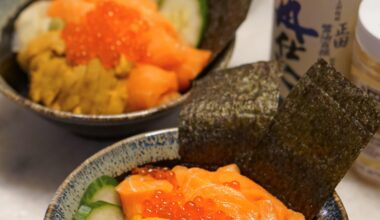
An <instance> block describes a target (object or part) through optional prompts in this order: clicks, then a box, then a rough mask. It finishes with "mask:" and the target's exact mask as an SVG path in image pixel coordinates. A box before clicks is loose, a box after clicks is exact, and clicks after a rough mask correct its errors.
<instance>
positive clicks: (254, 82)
mask: <svg viewBox="0 0 380 220" xmlns="http://www.w3.org/2000/svg"><path fill="white" fill-rule="evenodd" d="M279 74H280V66H279V64H278V63H275V62H272V63H266V62H260V63H256V64H249V65H244V66H241V67H237V68H233V69H226V70H221V71H216V72H212V73H210V74H209V75H208V76H206V77H205V78H204V79H203V80H200V81H198V82H197V83H196V84H195V86H194V88H193V90H192V94H191V96H190V98H189V100H188V101H187V103H186V104H185V105H184V108H183V109H182V111H181V114H180V126H179V129H180V131H179V135H180V137H179V141H180V145H181V148H180V151H181V152H180V153H181V156H182V160H183V161H184V162H192V163H197V164H202V165H222V164H227V163H233V162H237V161H238V160H239V157H241V156H242V155H244V152H247V151H248V150H249V149H248V148H249V147H252V146H255V145H257V144H258V142H259V140H261V138H262V136H263V135H264V133H265V131H266V129H267V127H268V125H269V124H270V122H271V120H272V119H273V116H274V115H275V113H276V112H277V108H278V97H279V91H278V78H279V77H278V76H279ZM242 131H243V132H242ZM241 141H245V142H247V143H245V144H242V143H241ZM245 148H247V149H245Z"/></svg>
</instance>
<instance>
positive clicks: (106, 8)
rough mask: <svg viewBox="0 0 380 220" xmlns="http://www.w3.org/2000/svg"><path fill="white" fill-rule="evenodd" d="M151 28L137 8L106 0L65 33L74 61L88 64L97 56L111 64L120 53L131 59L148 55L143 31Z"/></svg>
mask: <svg viewBox="0 0 380 220" xmlns="http://www.w3.org/2000/svg"><path fill="white" fill-rule="evenodd" d="M149 28H150V26H149V25H148V23H147V21H146V20H144V19H143V18H142V15H141V13H140V12H139V11H138V10H136V9H134V8H130V7H125V6H124V5H119V4H117V3H115V2H112V1H105V2H103V3H99V4H97V5H96V7H95V8H94V9H93V10H91V11H89V12H88V13H87V14H86V16H85V18H84V19H83V21H81V22H79V23H68V24H67V25H66V27H65V29H64V30H63V33H62V37H63V39H64V40H65V43H66V47H67V58H68V60H69V61H70V62H72V63H73V64H76V65H78V64H86V63H87V62H89V61H90V60H91V59H93V58H96V57H98V58H99V59H100V60H101V61H102V63H103V65H104V66H105V67H108V68H111V67H114V66H115V65H117V64H118V62H119V59H120V55H121V54H124V55H125V56H126V58H127V59H128V60H131V61H141V60H143V59H144V58H145V56H146V53H147V52H146V45H147V41H146V38H144V37H143V35H144V33H145V32H146V31H147V30H148V29H149Z"/></svg>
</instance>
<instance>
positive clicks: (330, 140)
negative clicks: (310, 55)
mask: <svg viewBox="0 0 380 220" xmlns="http://www.w3.org/2000/svg"><path fill="white" fill-rule="evenodd" d="M276 66H277V65H275V64H273V63H272V64H267V63H258V64H252V65H246V66H243V67H239V68H236V69H230V70H223V71H221V72H214V73H212V74H210V75H209V76H207V77H206V78H205V79H204V80H201V81H200V82H199V83H197V84H196V85H195V88H194V90H193V92H192V96H191V98H190V99H189V101H188V102H187V103H186V104H185V106H184V108H183V110H182V111H181V116H180V129H179V142H180V154H181V157H182V159H183V161H184V162H186V163H190V164H199V165H200V166H203V165H205V166H210V165H224V164H228V163H232V162H235V163H237V164H238V165H239V167H240V168H241V171H242V173H243V174H244V175H246V176H248V177H249V178H251V179H253V180H255V181H256V182H258V183H259V184H260V185H262V186H263V187H264V188H266V189H267V190H268V191H269V192H271V193H272V194H274V195H275V196H277V197H278V198H279V199H280V200H282V201H283V202H284V203H285V204H286V205H287V206H288V207H289V208H291V209H294V210H296V211H299V212H301V213H303V214H304V215H305V216H306V219H312V218H313V217H314V216H316V215H317V213H318V212H319V210H320V209H321V207H322V205H323V204H324V203H325V201H326V199H327V198H328V196H329V195H331V194H332V193H333V192H334V189H335V187H336V185H337V184H338V183H339V181H340V180H341V179H342V178H343V176H344V175H345V173H346V172H347V171H348V169H349V168H350V167H351V165H352V163H353V162H354V160H355V159H356V158H357V156H358V155H359V153H360V150H361V149H362V148H363V147H364V146H366V145H367V143H368V142H369V140H370V139H371V137H372V136H373V135H374V134H375V133H376V131H377V130H378V128H379V124H380V114H379V113H380V112H379V109H378V106H379V103H378V102H377V101H376V100H375V99H373V98H372V97H369V96H368V95H367V94H365V93H364V92H363V91H362V90H360V89H359V88H357V87H356V86H354V85H353V84H352V83H351V82H349V81H348V80H346V79H345V78H344V77H343V76H342V75H341V74H340V73H338V72H336V71H335V69H334V68H333V67H331V66H330V65H328V64H327V63H326V62H325V61H323V60H319V61H318V62H317V63H316V64H315V65H314V66H313V67H312V68H311V69H310V70H309V71H308V72H307V74H306V75H305V77H303V78H302V79H301V80H300V81H299V83H298V84H297V85H296V86H295V87H294V89H293V90H292V91H291V92H290V94H289V95H288V97H287V99H286V100H285V101H284V103H283V105H282V106H281V107H280V109H279V111H278V112H277V97H278V90H277V88H276V86H277V84H276V80H275V78H276V75H277V72H278V71H279V69H278V67H276ZM275 112H277V113H275ZM274 114H275V116H274V118H273V119H272V117H273V115H274Z"/></svg>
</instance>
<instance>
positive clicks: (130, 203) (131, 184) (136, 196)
mask: <svg viewBox="0 0 380 220" xmlns="http://www.w3.org/2000/svg"><path fill="white" fill-rule="evenodd" d="M116 190H117V192H118V193H119V195H120V199H121V200H122V201H123V203H122V205H123V210H124V213H125V214H126V218H127V219H132V218H133V217H134V216H138V215H140V214H141V213H142V205H143V202H144V201H145V200H146V199H149V198H150V197H151V196H152V195H153V194H154V192H156V191H157V190H160V191H163V192H171V191H172V190H173V186H172V185H171V184H170V183H169V181H166V180H156V179H154V178H153V177H151V176H141V175H132V176H129V177H127V178H126V179H125V180H124V181H123V182H122V183H121V184H120V185H119V186H118V187H117V188H116Z"/></svg>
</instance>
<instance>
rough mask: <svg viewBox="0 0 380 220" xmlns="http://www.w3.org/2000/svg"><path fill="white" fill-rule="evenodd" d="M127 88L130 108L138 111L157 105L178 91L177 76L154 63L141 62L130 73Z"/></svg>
mask: <svg viewBox="0 0 380 220" xmlns="http://www.w3.org/2000/svg"><path fill="white" fill-rule="evenodd" d="M127 89H128V104H127V106H128V107H127V108H128V110H130V111H137V110H142V109H147V108H151V107H155V106H157V105H159V104H162V102H163V100H165V99H166V98H167V96H173V93H174V94H176V93H177V91H178V82H177V76H176V74H175V73H174V72H170V71H165V70H163V69H160V68H158V67H155V66H152V65H147V64H139V65H137V66H136V67H135V68H133V69H132V71H131V73H130V75H129V78H128V80H127Z"/></svg>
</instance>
